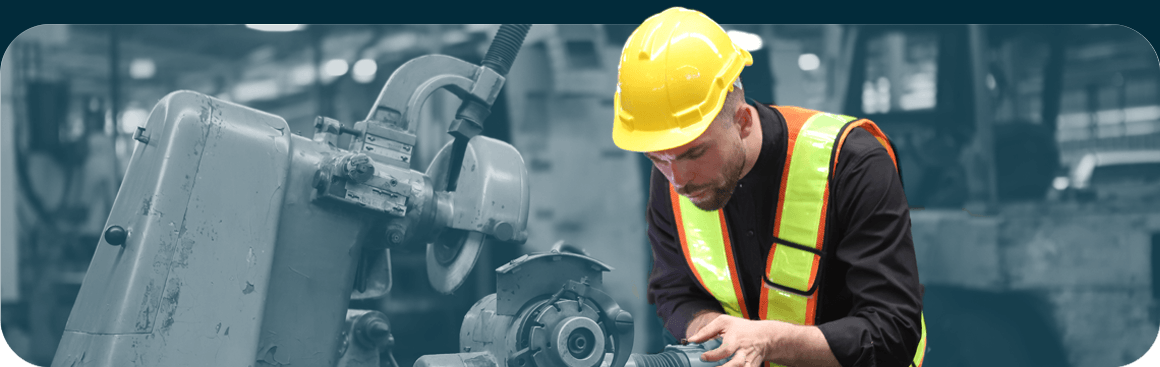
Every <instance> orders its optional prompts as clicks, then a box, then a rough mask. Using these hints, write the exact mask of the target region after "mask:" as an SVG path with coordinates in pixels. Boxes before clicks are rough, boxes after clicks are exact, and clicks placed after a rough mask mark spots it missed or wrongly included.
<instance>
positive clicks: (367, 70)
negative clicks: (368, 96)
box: [353, 59, 379, 83]
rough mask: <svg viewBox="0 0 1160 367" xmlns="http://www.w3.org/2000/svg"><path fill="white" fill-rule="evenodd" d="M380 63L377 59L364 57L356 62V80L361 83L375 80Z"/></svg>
mask: <svg viewBox="0 0 1160 367" xmlns="http://www.w3.org/2000/svg"><path fill="white" fill-rule="evenodd" d="M378 69H379V65H378V64H376V63H375V60H371V59H362V60H359V61H358V62H355V63H354V75H353V77H354V81H356V82H359V83H369V82H370V81H372V80H375V72H376V71H378Z"/></svg>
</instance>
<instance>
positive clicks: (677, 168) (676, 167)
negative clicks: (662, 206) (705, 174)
mask: <svg viewBox="0 0 1160 367" xmlns="http://www.w3.org/2000/svg"><path fill="white" fill-rule="evenodd" d="M667 169H668V171H669V174H667V175H666V176H668V178H669V182H671V183H672V184H673V186H674V187H676V188H677V189H678V190H680V189H681V188H683V187H685V185H688V184H689V183H691V182H693V178H694V177H695V176H694V175H693V171H692V170H690V169H689V167H688V165H686V164H681V163H673V164H670V165H667ZM662 172H663V171H662Z"/></svg>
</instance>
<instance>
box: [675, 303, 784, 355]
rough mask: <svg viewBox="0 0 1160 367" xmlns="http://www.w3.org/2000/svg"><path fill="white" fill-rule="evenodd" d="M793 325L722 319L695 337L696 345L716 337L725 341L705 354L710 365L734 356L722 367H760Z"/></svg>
mask: <svg viewBox="0 0 1160 367" xmlns="http://www.w3.org/2000/svg"><path fill="white" fill-rule="evenodd" d="M790 326H793V325H790V324H788V323H785V322H781V321H772V320H765V321H754V320H747V319H743V318H740V317H734V316H729V315H721V316H718V317H717V318H716V319H713V322H710V323H709V324H708V325H705V326H704V327H702V328H701V330H699V331H697V333H696V334H695V335H693V336H691V337H689V341H690V342H693V343H703V342H705V341H706V340H709V339H713V338H715V337H718V336H720V337H722V342H721V346H720V347H718V348H717V349H714V350H711V351H708V352H705V353H704V354H702V355H701V359H703V360H705V361H708V362H715V361H719V360H721V359H723V358H727V357H729V356H733V359H732V360H730V361H729V362H728V363H726V364H725V365H724V366H722V367H760V366H761V364H762V362H765V361H766V360H768V359H770V358H771V357H773V356H772V355H770V354H771V353H770V352H771V351H772V349H773V346H774V345H777V342H776V339H778V338H779V337H781V336H784V335H782V334H784V333H785V331H788V330H786V328H787V327H790Z"/></svg>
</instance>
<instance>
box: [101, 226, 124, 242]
mask: <svg viewBox="0 0 1160 367" xmlns="http://www.w3.org/2000/svg"><path fill="white" fill-rule="evenodd" d="M128 238H129V231H126V230H125V228H123V227H121V226H111V227H109V229H106V230H105V242H107V243H108V244H110V245H113V246H123V245H124V244H125V240H126V239H128Z"/></svg>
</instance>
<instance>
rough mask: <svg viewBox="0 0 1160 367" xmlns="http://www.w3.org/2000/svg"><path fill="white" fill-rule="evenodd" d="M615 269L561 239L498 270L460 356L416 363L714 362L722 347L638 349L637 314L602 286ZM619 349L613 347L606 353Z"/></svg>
mask: <svg viewBox="0 0 1160 367" xmlns="http://www.w3.org/2000/svg"><path fill="white" fill-rule="evenodd" d="M610 270H612V268H610V267H608V266H607V265H605V264H604V263H601V262H600V261H598V260H596V259H593V258H591V257H588V256H586V255H585V254H584V252H583V250H579V249H576V248H574V247H570V246H566V245H564V244H563V242H560V243H557V244H556V246H554V247H553V248H552V250H551V251H550V252H547V253H536V254H528V255H524V256H522V257H520V258H518V259H515V260H512V261H511V262H510V263H508V264H506V265H504V266H501V267H499V268H498V269H496V271H495V272H496V293H494V294H490V295H488V296H486V297H484V298H483V299H480V300H479V302H476V303H475V305H474V306H472V307H471V310H470V311H468V313H467V315H465V316H464V317H463V326H462V328H461V329H460V331H459V349H460V353H456V354H438V355H428V356H423V357H421V358H419V360H417V361H415V367H624V366H628V367H713V366H720V365H722V364H725V363H726V362H728V360H729V359H728V358H727V359H724V360H720V361H716V362H704V361H701V358H700V357H701V354H702V353H704V352H706V351H708V350H712V349H714V348H716V347H718V346H720V345H721V341H720V339H713V340H710V341H707V342H705V343H703V344H696V343H692V344H688V345H669V346H667V347H665V350H664V351H662V352H661V353H658V354H651V355H650V354H630V353H631V351H632V343H633V328H632V326H633V321H632V315H630V314H629V313H628V312H626V311H624V310H622V309H621V308H620V306H619V305H617V303H616V301H614V300H613V299H612V297H609V296H608V294H606V293H604V292H603V291H602V290H601V287H602V285H603V278H602V273H603V272H605V271H610ZM606 351H612V353H605V352H606Z"/></svg>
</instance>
